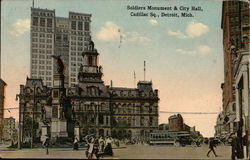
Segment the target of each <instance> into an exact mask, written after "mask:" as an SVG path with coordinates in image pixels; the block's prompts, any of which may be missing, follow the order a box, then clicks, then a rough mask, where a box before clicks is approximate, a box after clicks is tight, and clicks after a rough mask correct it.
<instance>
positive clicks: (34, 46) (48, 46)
mask: <svg viewBox="0 0 250 160" xmlns="http://www.w3.org/2000/svg"><path fill="white" fill-rule="evenodd" d="M38 47H39V48H52V45H49V44H47V45H45V44H39V45H38V43H32V48H38Z"/></svg>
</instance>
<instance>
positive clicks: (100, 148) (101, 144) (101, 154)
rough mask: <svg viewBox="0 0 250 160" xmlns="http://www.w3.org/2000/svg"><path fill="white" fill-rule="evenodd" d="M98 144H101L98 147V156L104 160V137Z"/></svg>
mask: <svg viewBox="0 0 250 160" xmlns="http://www.w3.org/2000/svg"><path fill="white" fill-rule="evenodd" d="M98 144H99V146H98V155H99V156H100V157H102V158H103V154H104V140H103V138H102V136H101V137H100V138H99V140H98Z"/></svg>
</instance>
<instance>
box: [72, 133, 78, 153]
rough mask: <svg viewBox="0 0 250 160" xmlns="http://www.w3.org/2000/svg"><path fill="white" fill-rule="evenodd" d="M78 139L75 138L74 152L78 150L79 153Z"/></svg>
mask: <svg viewBox="0 0 250 160" xmlns="http://www.w3.org/2000/svg"><path fill="white" fill-rule="evenodd" d="M78 142H79V141H78V138H77V137H76V136H75V138H74V142H73V150H77V151H78Z"/></svg>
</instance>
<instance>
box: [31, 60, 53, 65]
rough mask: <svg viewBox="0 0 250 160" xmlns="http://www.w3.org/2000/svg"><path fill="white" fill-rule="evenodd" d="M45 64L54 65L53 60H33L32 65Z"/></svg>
mask: <svg viewBox="0 0 250 160" xmlns="http://www.w3.org/2000/svg"><path fill="white" fill-rule="evenodd" d="M38 62H39V63H38ZM45 62H46V64H52V61H51V60H47V61H45V60H39V61H38V60H35V59H32V64H45Z"/></svg>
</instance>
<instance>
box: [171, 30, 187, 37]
mask: <svg viewBox="0 0 250 160" xmlns="http://www.w3.org/2000/svg"><path fill="white" fill-rule="evenodd" d="M168 34H169V35H171V36H176V37H178V38H180V39H184V38H187V36H185V35H184V34H183V33H182V32H181V31H176V32H174V31H171V30H168Z"/></svg>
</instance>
